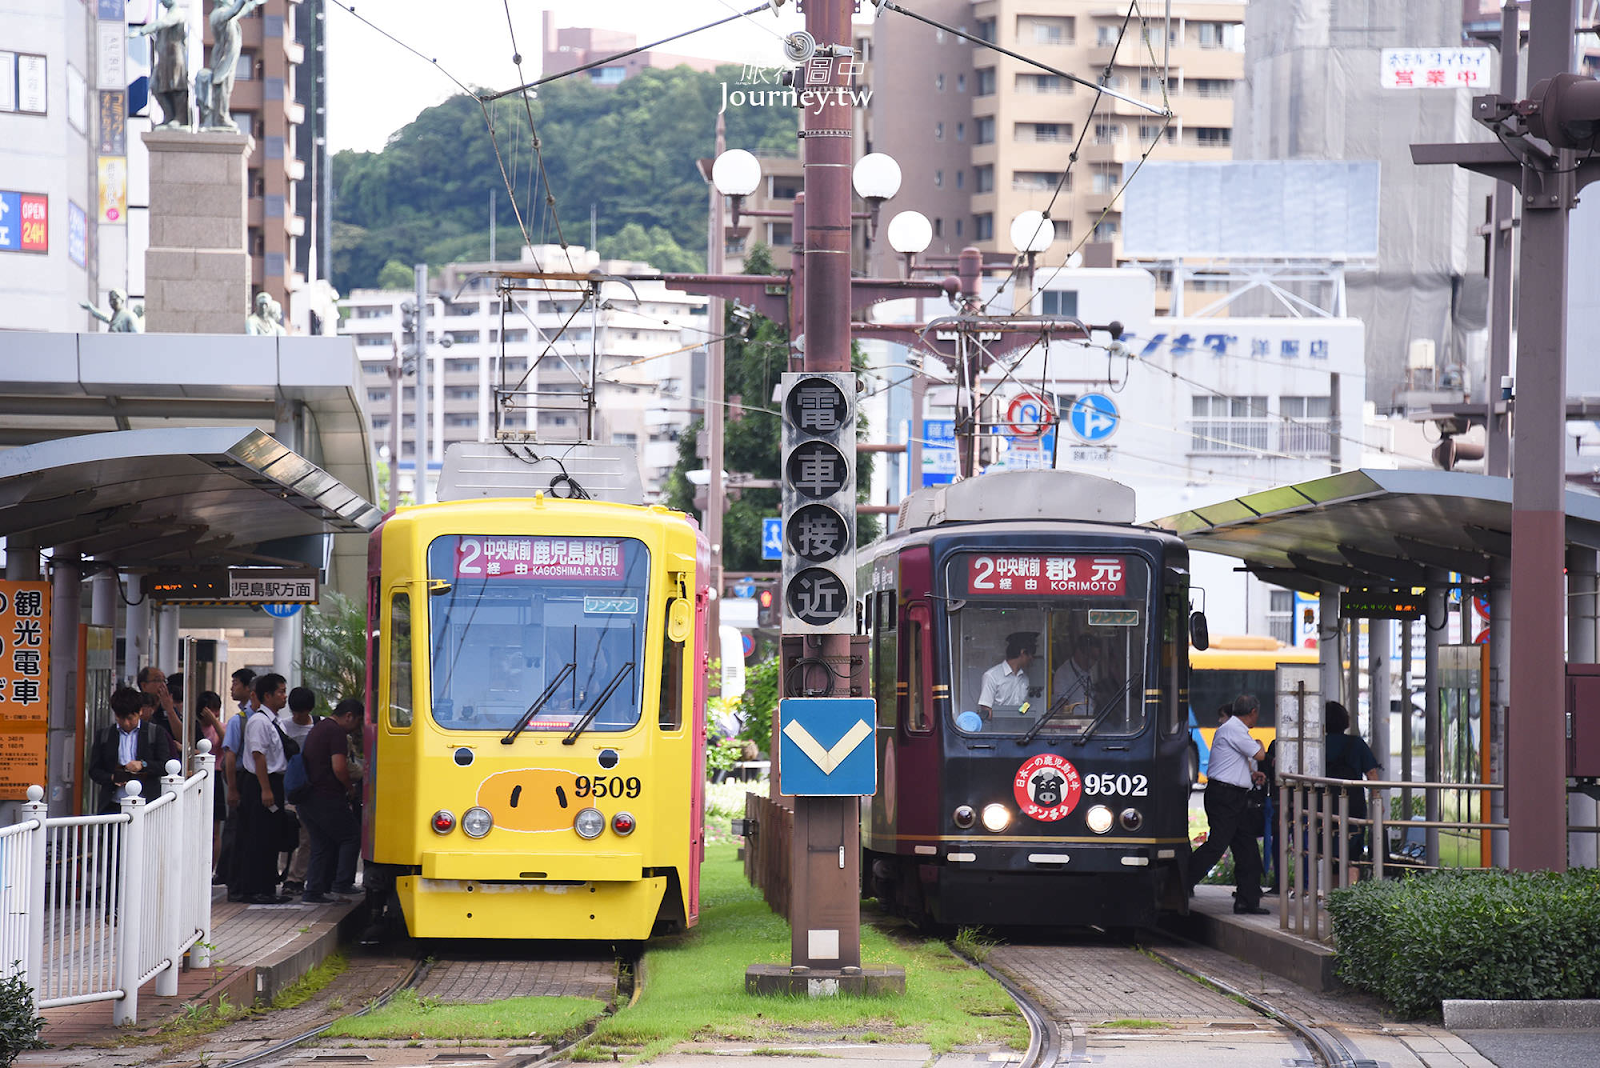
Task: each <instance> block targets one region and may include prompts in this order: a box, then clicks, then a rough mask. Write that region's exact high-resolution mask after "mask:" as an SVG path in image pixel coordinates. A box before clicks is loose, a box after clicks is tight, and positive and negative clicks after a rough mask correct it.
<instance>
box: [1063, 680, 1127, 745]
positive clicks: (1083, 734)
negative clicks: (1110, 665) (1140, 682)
mask: <svg viewBox="0 0 1600 1068" xmlns="http://www.w3.org/2000/svg"><path fill="white" fill-rule="evenodd" d="M1128 692H1129V687H1126V686H1124V687H1123V688H1122V692H1121V693H1120V694H1118V695H1117V699H1116V700H1115V701H1112V702H1111V703H1110V704H1109V705H1107V706H1106V707H1105V708H1104V709H1103V710H1102V711H1100V712H1099V713H1097V714H1096V715H1095V717H1094V719H1091V720H1090V721H1089V722H1088V723H1086V724H1084V727H1083V730H1081V731H1079V732H1078V736H1077V737H1076V738H1074V739H1072V744H1073V745H1083V744H1084V743H1085V742H1087V741H1088V740H1089V735H1091V734H1093V733H1094V732H1095V731H1097V730H1099V728H1100V724H1102V723H1104V722H1105V721H1106V718H1107V717H1108V716H1110V715H1111V713H1113V712H1115V711H1116V710H1117V709H1118V708H1120V707H1121V705H1122V702H1124V701H1126V700H1127V699H1128Z"/></svg>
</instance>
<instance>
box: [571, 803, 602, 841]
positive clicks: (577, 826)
mask: <svg viewBox="0 0 1600 1068" xmlns="http://www.w3.org/2000/svg"><path fill="white" fill-rule="evenodd" d="M572 829H573V830H575V831H577V832H578V837H579V838H599V837H600V832H601V831H603V830H605V829H606V817H605V815H604V814H603V813H602V812H601V811H600V810H599V809H597V808H586V809H584V810H583V811H582V812H580V813H578V816H577V818H576V819H574V820H573V821H572Z"/></svg>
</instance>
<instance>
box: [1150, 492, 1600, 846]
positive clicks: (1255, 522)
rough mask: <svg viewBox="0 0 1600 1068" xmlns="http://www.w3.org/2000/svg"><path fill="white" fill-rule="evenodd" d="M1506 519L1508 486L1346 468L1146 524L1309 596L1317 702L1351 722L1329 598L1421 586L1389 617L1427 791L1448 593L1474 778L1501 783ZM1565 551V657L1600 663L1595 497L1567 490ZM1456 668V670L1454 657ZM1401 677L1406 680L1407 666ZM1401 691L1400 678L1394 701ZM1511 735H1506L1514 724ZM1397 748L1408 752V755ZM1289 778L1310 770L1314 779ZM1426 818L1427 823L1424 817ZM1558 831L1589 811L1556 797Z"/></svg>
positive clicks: (1375, 623) (1406, 774) (1377, 747)
mask: <svg viewBox="0 0 1600 1068" xmlns="http://www.w3.org/2000/svg"><path fill="white" fill-rule="evenodd" d="M1511 514H1512V509H1511V480H1510V479H1508V478H1496V477H1491V476H1487V475H1477V474H1469V473H1465V472H1458V471H1438V470H1408V471H1401V470H1383V469H1359V470H1353V471H1344V472H1340V473H1338V474H1334V475H1329V476H1327V477H1324V478H1317V479H1312V480H1310V481H1307V482H1300V483H1295V484H1293V485H1285V486H1279V487H1276V488H1273V489H1269V490H1264V491H1262V492H1259V493H1253V494H1248V495H1246V496H1242V497H1236V498H1234V499H1232V500H1225V501H1220V502H1218V503H1216V504H1213V505H1209V506H1205V507H1201V508H1194V509H1190V510H1188V511H1185V512H1179V513H1177V514H1175V515H1170V516H1167V517H1165V518H1163V519H1158V520H1155V521H1154V525H1155V526H1157V527H1160V528H1163V529H1166V530H1170V531H1172V532H1173V533H1175V534H1177V535H1178V536H1179V537H1181V538H1182V539H1183V540H1184V542H1185V543H1186V544H1187V545H1188V546H1189V548H1190V549H1191V550H1199V551H1204V552H1210V553H1218V554H1221V555H1224V556H1231V557H1235V558H1237V559H1238V560H1239V561H1240V565H1241V569H1242V570H1246V571H1249V572H1250V573H1252V574H1254V575H1256V576H1257V577H1259V578H1260V579H1262V580H1263V581H1265V582H1268V583H1272V584H1274V585H1277V586H1281V587H1285V588H1287V589H1292V590H1296V591H1299V592H1302V593H1306V594H1310V595H1313V596H1316V597H1317V598H1318V599H1319V609H1320V612H1319V615H1320V621H1319V624H1318V648H1319V651H1320V654H1321V655H1320V658H1319V661H1320V663H1319V671H1318V681H1319V695H1320V696H1322V697H1323V698H1324V699H1333V698H1334V697H1335V695H1341V694H1342V695H1343V700H1344V703H1345V704H1346V706H1347V707H1349V708H1350V709H1351V710H1352V714H1353V715H1354V713H1355V710H1356V709H1357V705H1358V697H1359V695H1360V692H1361V688H1360V686H1359V679H1358V677H1357V672H1358V666H1359V665H1358V660H1357V658H1356V657H1354V656H1350V655H1349V653H1350V651H1351V650H1354V649H1355V648H1357V644H1356V640H1355V631H1354V629H1353V628H1344V627H1341V625H1340V624H1341V622H1342V621H1341V619H1340V616H1341V612H1340V602H1341V598H1342V597H1350V596H1351V592H1352V591H1373V590H1384V591H1390V590H1403V591H1406V592H1407V593H1410V592H1411V591H1413V590H1416V589H1425V590H1426V593H1425V594H1423V595H1422V596H1421V601H1422V603H1421V605H1420V606H1419V607H1421V609H1422V611H1421V612H1420V613H1418V614H1417V616H1416V618H1408V619H1403V620H1401V626H1402V627H1403V629H1404V633H1405V640H1404V641H1403V642H1402V649H1403V650H1409V648H1410V646H1411V641H1410V638H1411V633H1412V628H1413V626H1420V627H1422V628H1423V631H1424V638H1425V648H1426V653H1425V655H1424V657H1423V665H1422V672H1421V673H1422V675H1423V693H1424V709H1425V739H1424V740H1425V743H1426V758H1425V771H1424V776H1425V779H1426V780H1427V781H1430V782H1437V781H1439V776H1440V773H1441V770H1443V769H1442V767H1441V762H1442V760H1443V757H1444V748H1445V747H1444V744H1443V743H1444V739H1443V737H1442V734H1441V709H1440V697H1441V686H1442V685H1443V684H1444V680H1443V679H1442V678H1441V636H1442V633H1443V631H1444V629H1445V628H1444V621H1445V618H1446V616H1445V614H1446V612H1447V611H1448V610H1449V607H1448V595H1449V592H1450V591H1451V590H1452V589H1459V590H1460V591H1461V593H1462V596H1461V598H1460V604H1461V606H1463V608H1465V606H1466V605H1467V603H1468V601H1469V600H1470V598H1471V597H1472V596H1478V597H1484V598H1486V600H1487V603H1488V606H1489V624H1488V631H1489V636H1488V649H1489V653H1488V663H1489V669H1488V671H1487V672H1483V673H1482V674H1483V675H1484V676H1486V677H1482V678H1479V679H1478V682H1477V685H1478V686H1479V687H1481V690H1482V693H1483V695H1484V697H1485V698H1486V700H1485V702H1484V703H1485V704H1486V706H1487V711H1488V715H1487V737H1488V745H1487V753H1488V761H1487V764H1488V769H1487V770H1488V775H1489V777H1488V779H1487V780H1486V781H1492V782H1504V775H1505V760H1504V755H1505V752H1506V741H1507V716H1506V709H1507V706H1508V704H1509V694H1510V646H1511V642H1510V625H1511V595H1512V594H1511V589H1510V574H1511ZM1566 543H1567V549H1566V557H1567V559H1566V564H1567V588H1568V598H1567V601H1568V611H1567V617H1566V618H1567V646H1568V660H1569V661H1570V662H1573V663H1595V662H1597V661H1600V649H1597V643H1596V637H1597V635H1596V616H1597V601H1600V597H1597V582H1596V559H1597V552H1600V497H1596V496H1595V495H1593V494H1590V493H1582V492H1576V491H1573V490H1568V491H1566ZM1363 596H1365V594H1364V593H1363ZM1351 622H1354V621H1351ZM1394 622H1395V620H1393V619H1384V618H1372V619H1370V620H1369V623H1368V643H1367V644H1368V650H1369V653H1370V655H1369V657H1368V663H1369V665H1370V671H1371V676H1370V682H1369V685H1368V687H1367V693H1368V694H1369V695H1370V702H1369V704H1370V707H1371V708H1372V709H1378V710H1382V709H1386V708H1389V707H1390V692H1389V690H1390V685H1389V675H1390V661H1389V655H1390V647H1391V641H1392V631H1391V630H1390V628H1391V626H1392V625H1393V624H1394ZM1341 637H1342V638H1343V640H1340V639H1341ZM1341 650H1342V651H1343V652H1344V656H1343V657H1341ZM1460 659H1461V660H1462V661H1463V662H1465V660H1466V659H1467V658H1460ZM1473 662H1474V663H1476V662H1478V661H1477V660H1476V659H1474V660H1473ZM1412 673H1413V675H1414V674H1415V673H1416V668H1415V666H1414V665H1412ZM1408 682H1409V680H1408V679H1407V677H1406V676H1405V675H1404V674H1402V676H1401V685H1402V690H1403V691H1404V690H1405V689H1407V688H1408ZM1396 696H1398V697H1400V698H1401V700H1400V707H1401V708H1402V709H1406V710H1409V709H1410V707H1411V702H1410V694H1409V693H1405V692H1402V694H1399V695H1396ZM1312 704H1313V707H1312V708H1311V709H1308V710H1307V713H1308V714H1307V722H1305V723H1304V724H1303V725H1302V730H1303V731H1304V733H1305V734H1307V735H1312V734H1313V733H1314V734H1315V736H1317V737H1320V736H1321V734H1322V724H1323V716H1322V713H1323V708H1322V701H1320V700H1319V701H1316V702H1313V703H1312ZM1547 714H1560V710H1548V712H1547ZM1389 718H1390V717H1389V716H1387V715H1373V716H1371V717H1370V724H1371V727H1370V733H1369V736H1368V741H1369V742H1370V743H1371V744H1372V747H1373V749H1374V751H1375V752H1377V753H1378V754H1379V759H1380V761H1384V760H1385V756H1386V755H1387V754H1389V753H1390V745H1389V741H1390V739H1389V737H1388V734H1389ZM1409 719H1410V717H1409V715H1402V716H1401V717H1400V723H1401V725H1402V726H1403V727H1404V728H1405V730H1404V731H1403V734H1405V735H1409V734H1410V729H1409V726H1410V724H1409ZM1511 729H1512V732H1513V734H1514V733H1515V726H1514V725H1513V726H1512V728H1511ZM1405 740H1406V741H1407V742H1409V741H1410V738H1409V737H1407V738H1406V739H1405ZM1402 752H1403V753H1409V747H1403V748H1402ZM1319 757H1320V752H1319ZM1410 763H1411V761H1410V759H1409V756H1407V757H1406V758H1405V759H1403V760H1402V767H1401V769H1400V770H1401V771H1402V773H1403V774H1402V775H1399V776H1397V775H1394V774H1392V773H1391V774H1386V775H1385V778H1389V779H1391V780H1393V779H1397V778H1405V779H1407V780H1410V779H1413V778H1415V776H1413V775H1412V774H1411V768H1410ZM1564 763H1565V762H1564V759H1563V754H1559V753H1552V754H1549V762H1548V768H1549V774H1551V775H1562V776H1564V775H1565V769H1564ZM1302 770H1303V771H1304V772H1305V773H1308V774H1322V773H1323V770H1324V769H1323V768H1321V767H1307V768H1304V769H1302ZM1502 796H1503V795H1500V794H1496V795H1495V806H1496V809H1497V811H1495V812H1494V814H1493V818H1494V819H1495V821H1496V822H1500V821H1503V819H1504V812H1503V811H1499V809H1500V808H1501V805H1502V802H1501V801H1500V798H1501V797H1502ZM1435 803H1436V802H1435ZM1429 818H1430V819H1432V818H1435V817H1434V815H1433V813H1432V812H1430V813H1429ZM1568 821H1569V825H1571V826H1583V827H1593V826H1595V825H1596V822H1597V821H1596V813H1595V802H1594V801H1592V800H1590V799H1589V798H1587V797H1584V796H1582V795H1578V794H1569V812H1568ZM1435 837H1436V836H1430V845H1429V853H1430V857H1429V861H1430V863H1436V861H1437V857H1436V855H1435V854H1436V846H1435V845H1433V843H1432V839H1433V838H1435ZM1596 837H1597V836H1596V835H1595V834H1593V833H1569V836H1568V853H1569V858H1570V862H1571V863H1572V864H1574V865H1585V866H1592V865H1594V864H1595V862H1596V856H1595V854H1596ZM1492 839H1493V856H1494V862H1495V864H1497V865H1503V864H1504V863H1505V857H1506V853H1505V832H1495V833H1494V835H1493V836H1492Z"/></svg>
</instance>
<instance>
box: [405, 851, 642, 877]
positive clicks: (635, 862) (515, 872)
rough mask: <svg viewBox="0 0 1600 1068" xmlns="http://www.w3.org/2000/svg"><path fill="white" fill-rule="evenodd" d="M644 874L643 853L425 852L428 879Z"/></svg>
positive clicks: (423, 863) (423, 862)
mask: <svg viewBox="0 0 1600 1068" xmlns="http://www.w3.org/2000/svg"><path fill="white" fill-rule="evenodd" d="M643 874H644V857H643V856H642V855H640V854H639V853H633V852H629V853H608V852H601V851H595V852H564V853H557V852H550V851H549V850H544V849H541V850H539V851H537V852H532V851H530V852H514V853H502V852H497V851H493V850H484V849H459V850H442V849H441V850H429V851H426V852H424V853H423V854H422V877H423V878H424V879H458V880H459V879H480V880H482V879H488V880H501V881H505V880H509V881H519V882H521V881H534V880H537V881H545V880H558V881H563V882H590V881H594V882H618V881H633V880H637V879H638V878H639V877H640V876H641V875H643Z"/></svg>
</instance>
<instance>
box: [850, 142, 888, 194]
mask: <svg viewBox="0 0 1600 1068" xmlns="http://www.w3.org/2000/svg"><path fill="white" fill-rule="evenodd" d="M850 181H851V184H853V185H854V186H855V187H856V195H857V196H859V197H861V199H863V200H866V201H873V200H877V201H884V200H888V199H889V198H890V197H892V196H894V195H895V194H896V193H898V192H900V164H898V163H896V162H895V161H894V157H893V156H888V155H885V154H884V153H882V152H869V153H867V154H866V155H865V156H862V157H861V158H860V159H858V160H856V165H855V167H854V168H852V169H851V171H850Z"/></svg>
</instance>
